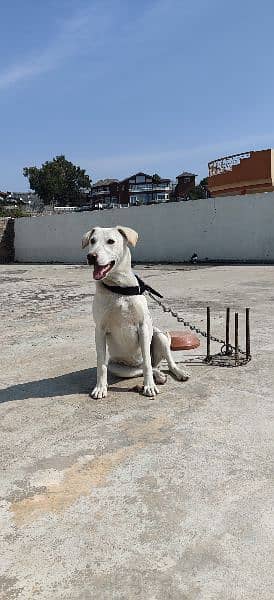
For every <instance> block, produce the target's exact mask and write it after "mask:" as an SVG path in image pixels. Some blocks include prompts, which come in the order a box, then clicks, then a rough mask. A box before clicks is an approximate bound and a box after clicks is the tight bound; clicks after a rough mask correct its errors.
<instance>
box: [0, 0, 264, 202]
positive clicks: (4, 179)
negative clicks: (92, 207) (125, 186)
mask: <svg viewBox="0 0 274 600" xmlns="http://www.w3.org/2000/svg"><path fill="white" fill-rule="evenodd" d="M273 23H274V3H273V0H261V1H260V2H258V0H230V2H227V1H223V0H218V1H217V0H138V2H137V1H135V0H89V1H87V0H45V1H44V2H42V1H41V2H40V1H37V0H25V1H24V2H22V1H21V0H10V1H9V2H3V3H2V6H1V36H0V49H1V51H0V125H1V143H0V190H7V189H8V190H14V191H23V190H24V189H27V188H28V185H27V184H28V182H27V180H26V179H25V178H24V177H23V175H22V169H23V167H24V166H31V165H37V166H40V165H41V163H42V162H44V161H46V160H50V159H51V158H53V156H56V155H57V154H65V155H66V158H68V159H69V160H72V161H73V162H75V163H77V164H79V165H80V166H81V167H83V168H85V169H86V170H87V172H88V173H89V175H90V176H91V177H92V179H93V180H94V181H95V180H96V179H98V178H101V177H117V178H124V177H126V176H127V175H129V174H131V173H134V172H136V171H146V172H151V173H152V172H153V173H154V172H159V173H160V174H161V175H162V176H166V177H172V178H174V177H175V176H176V174H178V173H180V172H181V171H183V170H191V171H194V172H195V173H197V174H198V175H199V177H203V176H205V175H206V174H207V162H208V161H209V160H212V159H214V158H217V157H219V156H223V155H227V154H233V153H237V152H242V151H246V150H250V149H257V148H258V149H260V148H268V147H272V146H274V118H273V114H274V108H273V92H274V77H273V58H274V35H273Z"/></svg>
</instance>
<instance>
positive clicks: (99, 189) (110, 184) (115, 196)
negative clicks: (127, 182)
mask: <svg viewBox="0 0 274 600" xmlns="http://www.w3.org/2000/svg"><path fill="white" fill-rule="evenodd" d="M91 201H92V204H93V206H94V207H96V206H99V205H103V206H110V205H112V204H118V201H119V182H118V179H100V180H99V181H97V182H96V183H94V184H93V185H92V188H91Z"/></svg>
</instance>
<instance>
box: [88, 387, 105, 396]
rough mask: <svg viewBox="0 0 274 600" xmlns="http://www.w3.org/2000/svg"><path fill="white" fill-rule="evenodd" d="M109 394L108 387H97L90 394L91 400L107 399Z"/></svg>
mask: <svg viewBox="0 0 274 600" xmlns="http://www.w3.org/2000/svg"><path fill="white" fill-rule="evenodd" d="M107 393H108V386H107V385H96V386H95V388H94V389H93V390H92V392H91V393H90V396H91V398H105V397H106V396H107Z"/></svg>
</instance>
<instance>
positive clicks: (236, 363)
mask: <svg viewBox="0 0 274 600" xmlns="http://www.w3.org/2000/svg"><path fill="white" fill-rule="evenodd" d="M234 345H235V366H237V365H238V362H239V314H238V313H235V340H234Z"/></svg>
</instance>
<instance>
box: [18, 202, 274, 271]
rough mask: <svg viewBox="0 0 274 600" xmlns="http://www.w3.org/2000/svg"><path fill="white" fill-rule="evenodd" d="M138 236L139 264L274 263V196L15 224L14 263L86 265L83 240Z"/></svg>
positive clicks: (22, 220) (136, 255)
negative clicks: (120, 232)
mask: <svg viewBox="0 0 274 600" xmlns="http://www.w3.org/2000/svg"><path fill="white" fill-rule="evenodd" d="M117 224H119V225H127V226H129V227H132V228H133V229H136V230H137V231H138V233H139V242H138V244H137V246H136V248H135V250H134V251H133V257H134V260H135V261H140V262H141V261H144V262H181V261H182V262H183V261H186V260H189V258H190V257H191V255H192V254H193V252H197V254H198V256H199V259H200V260H206V259H208V260H212V261H214V260H220V261H222V260H227V261H229V260H232V261H251V262H252V261H264V262H268V261H269V262H271V261H274V192H269V193H265V194H252V195H246V196H227V197H224V198H208V199H206V200H195V201H189V202H179V203H173V202H172V203H167V204H159V205H152V206H142V207H131V208H121V209H112V210H104V211H94V212H84V213H74V214H63V215H50V216H44V217H43V216H41V217H25V218H20V219H16V221H15V260H17V261H19V262H64V263H81V262H85V256H86V250H84V251H83V250H81V238H82V235H83V234H84V233H85V232H86V231H87V230H88V229H91V228H92V227H95V226H96V225H98V226H101V227H113V226H115V225H117Z"/></svg>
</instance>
